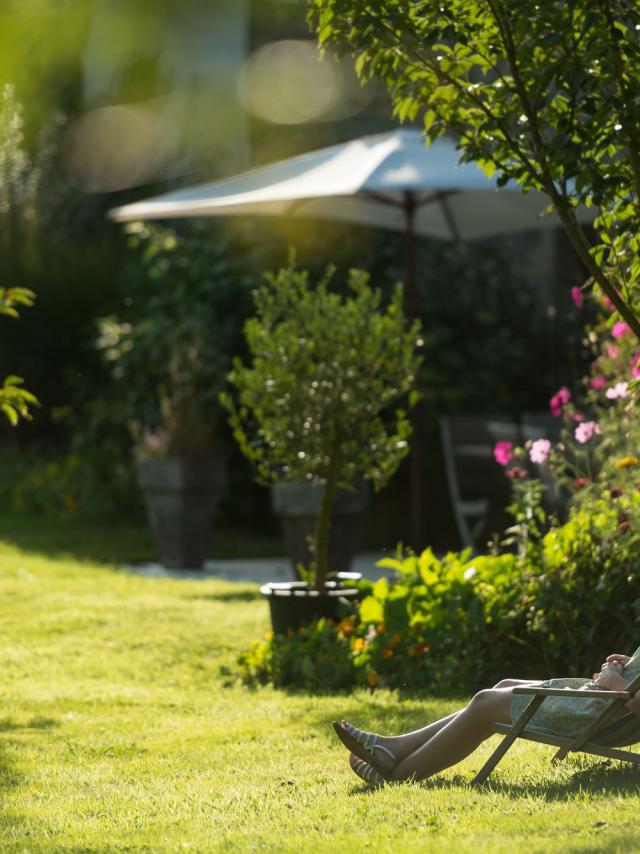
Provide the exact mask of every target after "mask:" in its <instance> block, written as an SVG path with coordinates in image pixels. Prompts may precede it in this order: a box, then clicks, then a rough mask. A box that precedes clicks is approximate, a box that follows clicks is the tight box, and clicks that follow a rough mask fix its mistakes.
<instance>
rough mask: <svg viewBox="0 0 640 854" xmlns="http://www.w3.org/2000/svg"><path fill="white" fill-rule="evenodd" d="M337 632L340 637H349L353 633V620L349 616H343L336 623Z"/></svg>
mask: <svg viewBox="0 0 640 854" xmlns="http://www.w3.org/2000/svg"><path fill="white" fill-rule="evenodd" d="M337 630H338V634H341V635H342V637H345V638H349V637H351V635H352V634H353V632H354V630H355V627H354V624H353V620H352V619H351V618H350V617H345V618H344V620H340V622H339V623H338V625H337Z"/></svg>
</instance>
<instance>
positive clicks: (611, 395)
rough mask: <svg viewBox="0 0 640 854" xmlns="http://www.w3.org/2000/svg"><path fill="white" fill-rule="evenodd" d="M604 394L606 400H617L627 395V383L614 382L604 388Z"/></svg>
mask: <svg viewBox="0 0 640 854" xmlns="http://www.w3.org/2000/svg"><path fill="white" fill-rule="evenodd" d="M605 396H606V398H607V399H608V400H619V399H620V398H623V397H629V383H625V382H620V383H616V384H615V385H614V386H611V388H608V389H607V390H606V392H605Z"/></svg>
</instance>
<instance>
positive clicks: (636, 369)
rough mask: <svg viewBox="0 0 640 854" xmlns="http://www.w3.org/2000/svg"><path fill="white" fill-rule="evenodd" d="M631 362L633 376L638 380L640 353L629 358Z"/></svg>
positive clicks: (639, 376)
mask: <svg viewBox="0 0 640 854" xmlns="http://www.w3.org/2000/svg"><path fill="white" fill-rule="evenodd" d="M629 364H630V365H631V376H632V377H633V378H634V379H635V380H637V379H639V378H640V353H636V354H635V356H634V357H633V358H632V359H630V360H629Z"/></svg>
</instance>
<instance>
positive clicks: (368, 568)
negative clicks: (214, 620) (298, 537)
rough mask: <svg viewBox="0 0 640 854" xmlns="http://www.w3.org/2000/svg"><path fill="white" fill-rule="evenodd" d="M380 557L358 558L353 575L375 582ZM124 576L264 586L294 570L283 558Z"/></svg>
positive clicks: (142, 570)
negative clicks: (250, 583) (231, 582)
mask: <svg viewBox="0 0 640 854" xmlns="http://www.w3.org/2000/svg"><path fill="white" fill-rule="evenodd" d="M384 556H385V555H383V554H382V553H379V552H377V553H373V552H372V553H366V554H360V555H357V556H356V557H355V558H354V560H353V563H352V565H351V571H352V572H360V573H362V575H363V576H364V577H365V578H370V579H371V580H373V581H375V580H377V579H378V578H381V577H382V576H383V575H389V574H390V571H389V570H387V569H383V568H381V567H378V566H376V563H377V561H378V560H380V559H381V558H382V557H384ZM123 569H124V570H125V571H126V572H135V573H137V574H138V575H144V576H146V577H147V578H177V579H178V578H183V579H190V580H198V579H200V580H203V581H204V580H205V579H211V578H221V579H223V580H225V581H242V582H247V581H253V582H258V583H259V584H264V583H266V582H267V581H294V580H295V576H294V574H293V568H292V566H291V563H290V562H289V559H288V558H286V557H276V558H240V559H237V560H217V559H214V560H208V561H207V562H206V563H205V564H204V566H203V568H202V569H200V570H197V569H167V567H165V566H163V565H162V564H160V563H144V564H135V565H129V566H124V567H123Z"/></svg>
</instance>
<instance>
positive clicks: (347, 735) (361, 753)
mask: <svg viewBox="0 0 640 854" xmlns="http://www.w3.org/2000/svg"><path fill="white" fill-rule="evenodd" d="M333 728H334V730H335V732H336V735H337V736H338V738H339V739H340V741H341V742H342V743H343V744H344V746H345V747H346V748H347V749H348V750H350V751H351V753H352V754H354V755H355V756H356V757H357V758H358V759H360V760H361V761H363V762H364V763H365V764H366V765H368V766H371V768H372V769H373V770H374V771H376V772H377V773H378V774H379V775H380V776H381V777H382V778H383V779H384V778H388V777H389V776H390V775H391V774H392V773H393V771H394V769H395V767H396V765H397V764H398V758H397V757H396V755H395V754H394V753H393V752H392V751H391V750H389V748H388V747H385V746H384V745H383V744H381V743H380V736H378V735H376V734H375V733H373V732H367V731H366V730H362V729H358V727H355V726H353V725H352V724H350V723H349V722H348V721H344V720H343V721H341V722H340V723H337V722H336V721H334V724H333ZM356 773H357V772H356Z"/></svg>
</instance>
